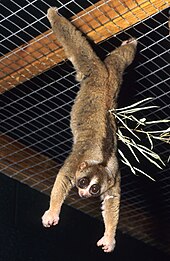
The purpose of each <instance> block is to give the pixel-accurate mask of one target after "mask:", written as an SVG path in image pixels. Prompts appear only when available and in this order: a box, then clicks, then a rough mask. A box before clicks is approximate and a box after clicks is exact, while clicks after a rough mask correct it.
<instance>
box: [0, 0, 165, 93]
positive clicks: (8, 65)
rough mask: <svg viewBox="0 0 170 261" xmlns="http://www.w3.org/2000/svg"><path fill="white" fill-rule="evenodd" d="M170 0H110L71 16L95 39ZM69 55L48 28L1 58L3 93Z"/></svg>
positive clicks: (112, 31) (150, 13)
mask: <svg viewBox="0 0 170 261" xmlns="http://www.w3.org/2000/svg"><path fill="white" fill-rule="evenodd" d="M169 3H170V0H168V1H166V2H165V1H162V0H151V1H145V0H137V1H134V0H121V1H119V0H110V1H107V2H103V1H99V2H98V3H97V4H95V5H92V6H90V7H89V8H87V9H85V10H83V11H82V12H80V13H78V14H77V16H76V17H75V16H74V17H72V19H71V20H72V22H73V24H75V26H76V27H77V28H79V29H80V30H81V31H82V32H84V33H85V34H86V35H87V36H88V37H89V38H91V39H92V40H93V41H94V42H95V43H99V42H101V41H102V40H105V39H107V38H108V37H111V36H112V35H115V34H116V33H118V32H120V31H122V30H124V29H126V28H128V27H130V26H132V25H134V24H136V23H137V22H141V21H142V20H143V19H145V18H147V17H149V16H151V15H153V14H155V13H157V12H158V11H160V10H163V9H165V8H167V7H168V6H169ZM64 59H66V57H65V53H64V51H63V49H62V47H61V46H60V44H59V43H58V42H57V40H56V37H55V35H54V34H53V33H52V32H51V30H48V31H47V32H45V33H43V34H41V35H39V36H38V37H36V38H35V39H33V40H31V41H29V42H28V44H26V45H22V46H19V47H18V48H16V49H15V50H13V51H11V52H9V53H7V54H6V55H4V56H2V57H1V59H0V93H3V92H5V91H7V90H10V89H11V88H13V87H15V86H17V85H18V84H21V83H23V82H25V81H27V80H30V79H31V78H33V77H35V76H37V75H39V74H41V73H42V72H44V71H46V70H48V69H50V68H52V67H54V66H56V64H58V63H60V62H61V61H63V60H64Z"/></svg>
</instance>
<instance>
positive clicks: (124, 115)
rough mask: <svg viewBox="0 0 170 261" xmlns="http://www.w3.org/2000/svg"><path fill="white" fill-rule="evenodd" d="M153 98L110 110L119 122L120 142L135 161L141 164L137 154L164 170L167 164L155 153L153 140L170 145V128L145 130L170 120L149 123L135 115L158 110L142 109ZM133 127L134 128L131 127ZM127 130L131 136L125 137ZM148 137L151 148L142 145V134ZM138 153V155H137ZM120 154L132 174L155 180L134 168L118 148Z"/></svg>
mask: <svg viewBox="0 0 170 261" xmlns="http://www.w3.org/2000/svg"><path fill="white" fill-rule="evenodd" d="M151 99H152V98H146V99H144V100H141V101H139V102H136V103H134V104H132V105H130V106H127V107H124V108H119V109H116V110H114V109H113V110H110V113H112V115H113V116H114V117H115V118H116V119H117V122H118V129H117V136H118V140H120V141H121V142H123V143H124V144H125V145H126V146H127V148H128V149H129V151H130V153H131V154H132V155H133V156H134V158H135V160H136V161H137V162H138V163H140V160H139V157H138V156H137V154H142V155H143V156H144V157H145V158H146V159H147V160H148V161H149V162H150V163H152V164H154V165H155V166H156V167H158V168H160V169H162V167H163V166H165V163H164V162H163V161H162V159H161V157H160V156H159V155H158V154H157V153H156V152H154V150H153V149H154V142H153V140H154V139H155V140H160V141H163V142H166V143H169V144H170V127H169V128H167V129H165V130H152V131H150V130H144V127H146V126H149V125H150V126H151V125H152V126H153V124H160V123H167V122H170V120H155V121H147V119H146V118H142V119H138V118H137V117H136V116H135V114H136V113H137V112H139V111H144V110H149V109H155V108H158V106H145V107H141V105H142V104H143V103H145V102H147V101H149V100H151ZM130 125H133V126H134V127H133V128H132V127H129V126H130ZM124 130H126V133H129V134H130V135H124V134H123V132H124ZM141 133H142V134H144V135H146V137H147V139H148V141H149V144H150V148H148V147H147V146H144V145H142V144H140V142H139V141H140V137H139V135H140V134H141ZM137 151H138V153H137ZM118 153H119V155H120V160H121V161H122V162H123V163H124V164H125V165H127V166H128V167H129V168H130V169H131V171H132V173H134V174H136V173H137V172H140V173H142V174H144V175H145V176H147V177H149V178H150V179H152V180H154V179H153V178H152V177H151V176H149V175H148V174H147V173H145V172H144V171H143V170H141V169H139V168H137V167H135V166H133V164H132V163H131V162H130V161H129V160H128V159H127V157H126V156H125V155H124V153H123V151H122V150H121V149H120V148H119V146H118Z"/></svg>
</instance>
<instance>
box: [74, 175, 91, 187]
mask: <svg viewBox="0 0 170 261" xmlns="http://www.w3.org/2000/svg"><path fill="white" fill-rule="evenodd" d="M89 183H90V182H89V179H88V178H86V177H84V178H81V179H79V181H78V184H77V185H78V187H79V188H81V189H84V188H87V187H88V185H89Z"/></svg>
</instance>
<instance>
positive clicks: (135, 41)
mask: <svg viewBox="0 0 170 261" xmlns="http://www.w3.org/2000/svg"><path fill="white" fill-rule="evenodd" d="M131 43H133V44H134V45H137V40H136V39H135V38H130V39H128V40H126V41H123V42H122V44H121V45H126V44H131Z"/></svg>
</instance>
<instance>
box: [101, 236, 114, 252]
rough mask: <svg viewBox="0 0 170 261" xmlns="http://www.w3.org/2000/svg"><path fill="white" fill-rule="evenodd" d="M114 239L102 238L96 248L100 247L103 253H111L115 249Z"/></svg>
mask: <svg viewBox="0 0 170 261" xmlns="http://www.w3.org/2000/svg"><path fill="white" fill-rule="evenodd" d="M115 243H116V242H115V239H114V238H109V237H107V236H103V237H102V238H101V239H100V240H99V241H98V242H97V246H102V249H103V251H104V252H107V253H108V252H112V251H113V250H114V247H115Z"/></svg>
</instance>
